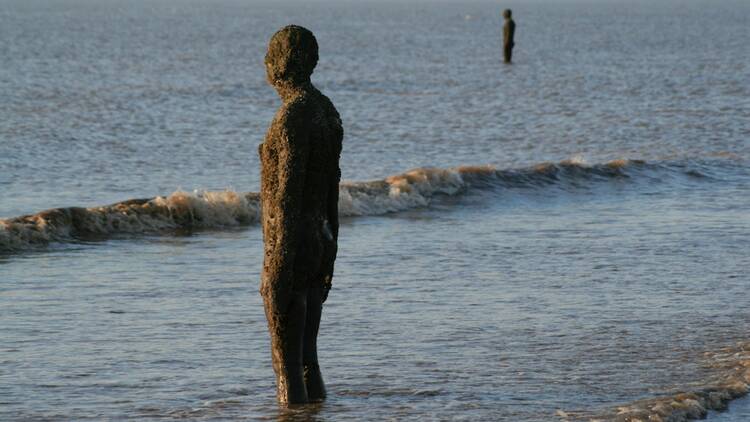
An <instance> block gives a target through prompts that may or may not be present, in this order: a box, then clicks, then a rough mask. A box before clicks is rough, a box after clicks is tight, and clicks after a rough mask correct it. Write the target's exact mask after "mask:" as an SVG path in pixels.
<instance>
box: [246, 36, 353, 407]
mask: <svg viewBox="0 0 750 422" xmlns="http://www.w3.org/2000/svg"><path fill="white" fill-rule="evenodd" d="M317 62H318V43H317V41H316V40H315V36H314V35H313V34H312V32H310V31H309V30H307V29H305V28H302V27H299V26H294V25H290V26H286V27H284V28H282V29H280V30H279V31H278V32H276V33H275V34H274V35H273V37H272V38H271V42H270V43H269V45H268V53H267V54H266V59H265V63H266V76H267V79H268V83H269V84H271V85H272V86H273V87H274V89H276V91H277V92H278V94H279V96H280V97H281V100H282V101H283V104H282V105H281V108H279V110H278V112H277V113H276V116H275V117H274V119H273V122H271V126H270V127H269V128H268V132H267V133H266V138H265V141H264V142H263V143H262V144H261V145H260V147H259V153H260V162H261V171H260V172H261V192H260V195H261V204H262V208H263V212H262V224H263V239H264V257H263V273H262V276H261V283H260V293H261V295H262V296H263V301H264V305H265V310H266V318H267V319H268V329H269V332H270V333H271V354H272V359H273V369H274V372H275V373H276V386H277V390H276V392H277V397H278V400H279V403H281V404H283V405H290V404H301V403H308V402H316V401H321V400H323V399H325V396H326V392H325V386H324V384H323V378H322V377H321V374H320V368H319V366H318V352H317V344H316V343H317V336H318V327H319V325H320V314H321V310H322V304H323V302H325V300H326V298H327V297H328V291H329V290H330V288H331V279H332V278H333V263H334V260H335V259H336V252H337V243H336V242H337V239H338V232H339V220H338V198H339V180H340V178H341V171H340V170H339V156H340V155H341V142H342V139H343V135H344V131H343V129H342V127H341V119H340V118H339V114H338V112H337V111H336V108H335V107H334V106H333V104H332V103H331V101H330V100H329V99H328V97H326V96H325V95H323V94H321V93H320V91H318V90H317V89H316V88H315V87H314V86H313V85H312V83H311V82H310V75H312V73H313V69H314V68H315V65H316V64H317Z"/></svg>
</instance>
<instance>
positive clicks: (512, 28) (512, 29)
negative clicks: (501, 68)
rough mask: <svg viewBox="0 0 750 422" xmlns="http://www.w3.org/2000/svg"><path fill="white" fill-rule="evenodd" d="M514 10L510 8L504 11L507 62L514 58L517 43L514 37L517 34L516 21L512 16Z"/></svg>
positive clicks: (504, 40) (504, 44)
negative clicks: (514, 48)
mask: <svg viewBox="0 0 750 422" xmlns="http://www.w3.org/2000/svg"><path fill="white" fill-rule="evenodd" d="M512 15H513V12H511V10H510V9H505V10H504V11H503V18H505V24H504V25H503V59H504V60H505V63H510V62H511V60H512V58H513V47H514V46H515V45H516V43H515V42H514V37H515V35H516V22H515V21H513V18H512Z"/></svg>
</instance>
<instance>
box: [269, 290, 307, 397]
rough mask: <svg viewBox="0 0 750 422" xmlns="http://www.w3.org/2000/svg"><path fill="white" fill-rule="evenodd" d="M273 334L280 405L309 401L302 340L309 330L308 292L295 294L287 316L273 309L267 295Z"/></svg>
mask: <svg viewBox="0 0 750 422" xmlns="http://www.w3.org/2000/svg"><path fill="white" fill-rule="evenodd" d="M263 299H264V300H263V302H264V305H265V309H266V319H267V320H268V331H269V332H270V333H271V358H272V360H273V371H274V372H275V373H276V397H277V399H278V400H279V404H282V405H293V404H304V403H307V390H306V388H305V379H304V372H303V368H302V339H303V336H304V332H305V317H306V315H305V314H306V311H305V308H306V302H307V296H306V292H304V291H303V292H294V293H293V294H292V298H291V302H290V304H289V310H288V311H287V312H286V314H284V315H280V316H279V315H278V314H276V313H275V312H273V304H271V303H269V302H270V301H268V300H266V298H263Z"/></svg>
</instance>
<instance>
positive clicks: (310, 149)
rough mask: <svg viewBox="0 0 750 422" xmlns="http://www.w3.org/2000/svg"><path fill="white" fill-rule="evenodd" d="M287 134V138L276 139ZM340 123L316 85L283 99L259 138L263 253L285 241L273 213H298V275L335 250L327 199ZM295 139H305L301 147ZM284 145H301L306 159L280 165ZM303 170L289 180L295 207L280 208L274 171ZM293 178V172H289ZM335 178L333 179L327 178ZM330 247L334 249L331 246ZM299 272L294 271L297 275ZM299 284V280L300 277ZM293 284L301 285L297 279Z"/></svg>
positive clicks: (332, 189) (335, 170) (332, 190)
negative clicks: (297, 196)
mask: <svg viewBox="0 0 750 422" xmlns="http://www.w3.org/2000/svg"><path fill="white" fill-rule="evenodd" d="M284 136H287V137H288V138H289V139H288V142H287V141H286V140H284V139H282V138H283V137H284ZM342 139H343V129H342V125H341V120H340V118H339V114H338V112H337V111H336V109H335V107H334V106H333V104H332V103H331V101H330V100H329V99H328V98H327V97H325V96H324V95H323V94H321V93H320V92H319V91H317V90H316V89H314V88H313V89H312V90H311V91H308V92H306V93H304V94H303V95H301V96H298V97H296V98H294V99H292V100H290V101H288V102H286V103H285V104H284V105H283V106H282V107H281V108H280V109H279V111H278V112H277V113H276V116H275V117H274V120H273V122H272V123H271V126H270V127H269V129H268V132H267V134H266V137H265V140H264V142H263V144H261V145H260V148H259V153H260V159H261V203H262V207H263V213H262V224H263V236H264V242H265V251H266V254H265V255H266V257H268V256H269V254H275V253H278V252H279V250H280V249H283V248H284V247H285V245H280V244H278V241H279V230H281V229H282V227H280V226H279V225H280V224H283V223H282V222H281V221H280V220H283V219H280V218H277V217H278V216H279V215H282V214H283V215H284V216H285V219H286V221H288V218H290V216H295V217H294V218H299V219H300V220H301V221H299V223H300V224H296V225H295V226H296V227H298V230H299V233H296V236H298V239H299V241H298V246H297V251H296V257H295V260H294V261H295V264H294V267H295V270H294V272H295V273H297V274H298V275H304V274H307V275H309V276H314V275H315V274H314V273H315V272H316V268H317V266H318V265H319V263H320V261H321V260H322V257H323V255H324V254H326V253H327V251H328V250H331V249H332V248H333V250H335V242H336V239H335V236H334V234H333V231H332V229H331V224H330V222H329V219H330V212H331V210H330V201H331V199H333V195H335V196H336V197H335V198H337V197H338V178H339V175H340V171H339V156H340V154H341V144H342ZM300 142H306V143H307V147H306V148H302V147H303V145H300V144H299V143H300ZM289 146H292V147H298V148H299V149H304V150H306V152H307V160H306V165H305V168H304V169H299V168H283V163H284V154H287V153H288V151H285V149H288V148H289ZM301 171H303V172H304V179H302V182H301V186H293V187H292V188H293V189H299V190H300V191H301V193H302V201H301V207H300V209H299V210H290V209H286V208H285V207H288V205H287V204H286V203H285V200H284V198H283V197H282V194H281V192H280V191H279V189H278V187H279V186H278V180H279V177H280V176H281V175H280V172H301ZM291 179H292V180H299V178H298V177H294V176H293V177H291ZM332 180H335V183H332ZM334 253H335V252H334ZM302 278H305V277H295V279H302ZM300 283H303V284H304V281H300ZM297 287H304V286H302V285H300V286H297Z"/></svg>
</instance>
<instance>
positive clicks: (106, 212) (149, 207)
mask: <svg viewBox="0 0 750 422" xmlns="http://www.w3.org/2000/svg"><path fill="white" fill-rule="evenodd" d="M664 167H665V165H664V164H658V163H656V164H654V163H646V162H644V161H638V160H614V161H610V162H607V163H604V164H595V165H587V164H586V163H585V162H584V161H583V160H581V159H571V160H566V161H562V162H560V163H543V164H539V165H536V166H533V167H528V168H521V169H510V170H500V169H496V168H494V167H492V166H463V167H455V168H450V169H441V168H418V169H414V170H410V171H408V172H406V173H402V174H398V175H394V176H390V177H387V178H385V179H382V180H375V181H368V182H342V183H341V186H340V195H339V210H340V214H341V215H342V216H367V215H380V214H386V213H394V212H399V211H405V210H409V209H414V208H419V207H426V206H428V205H429V204H430V202H431V201H432V200H433V198H435V197H436V196H439V195H456V194H459V193H461V192H464V191H466V190H467V189H471V188H487V187H496V188H497V187H500V188H503V187H505V188H518V187H521V188H536V187H544V186H548V185H558V186H565V185H571V186H580V185H581V183H593V182H595V181H597V180H610V179H613V178H630V177H632V175H635V174H637V173H638V172H639V171H640V170H644V169H645V170H648V169H651V170H656V169H658V168H664ZM672 167H674V166H672ZM676 167H680V166H676ZM674 170H675V169H672V171H674ZM676 170H678V171H679V172H682V173H683V174H685V175H688V176H703V174H702V173H700V171H699V170H695V169H693V168H687V167H686V168H678V169H676ZM260 209H261V206H260V200H259V195H258V193H254V192H250V193H238V192H233V191H223V192H207V191H196V192H192V193H189V192H182V191H177V192H174V193H172V194H171V195H169V196H166V197H163V196H158V197H156V198H148V199H131V200H127V201H123V202H118V203H115V204H112V205H108V206H101V207H92V208H81V207H69V208H55V209H51V210H47V211H42V212H40V213H37V214H33V215H26V216H21V217H16V218H9V219H5V220H0V251H3V250H5V251H12V250H22V249H26V248H30V247H35V246H44V245H47V244H49V243H51V242H66V241H71V240H74V239H77V238H86V237H90V236H98V237H106V236H113V235H118V234H137V233H144V234H145V233H159V232H168V231H170V230H176V229H184V228H221V227H232V226H243V225H251V224H254V223H257V222H258V221H259V219H260Z"/></svg>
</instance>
